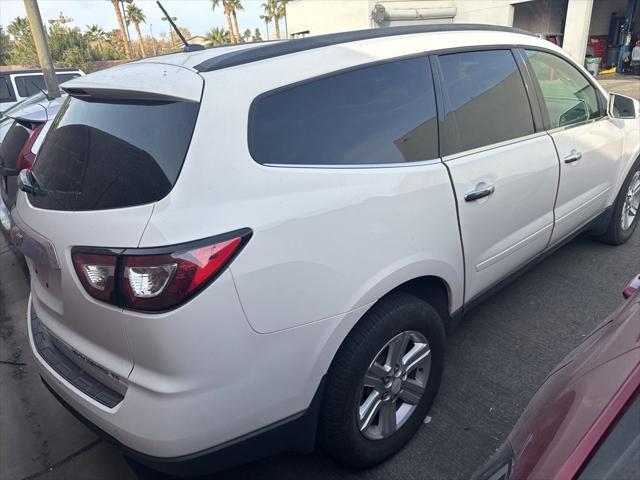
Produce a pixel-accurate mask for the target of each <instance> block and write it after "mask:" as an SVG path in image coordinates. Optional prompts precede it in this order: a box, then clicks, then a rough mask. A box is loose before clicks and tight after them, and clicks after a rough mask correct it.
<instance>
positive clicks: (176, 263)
mask: <svg viewBox="0 0 640 480" xmlns="http://www.w3.org/2000/svg"><path fill="white" fill-rule="evenodd" d="M250 236H251V230H249V229H243V230H238V231H236V232H231V233H229V234H226V235H222V236H218V237H213V238H211V239H208V240H203V241H198V242H194V243H191V244H183V245H176V246H174V247H166V248H151V249H128V250H124V251H121V252H120V253H118V254H113V255H105V254H96V253H91V252H86V249H76V250H75V251H74V252H72V256H73V263H74V266H75V269H76V273H77V275H78V277H79V278H80V282H81V283H82V285H83V287H84V288H85V290H86V291H87V293H88V294H89V295H91V296H92V297H94V298H96V299H98V300H102V301H105V302H109V303H112V304H114V305H117V306H120V307H123V308H129V309H134V310H144V311H161V310H169V309H172V308H175V307H177V306H179V305H181V304H182V303H184V302H186V301H187V300H188V299H189V298H191V297H193V296H194V295H196V294H197V293H198V292H200V291H201V290H202V289H203V288H204V287H206V286H207V285H208V284H209V283H210V282H212V281H213V280H215V278H216V277H217V276H218V275H219V274H220V273H221V272H222V271H223V270H224V268H225V267H226V266H227V265H228V264H229V263H230V262H231V261H232V260H233V258H234V257H235V255H237V254H238V253H239V252H240V250H241V249H242V247H243V246H244V245H245V244H246V242H247V241H248V240H249V238H250Z"/></svg>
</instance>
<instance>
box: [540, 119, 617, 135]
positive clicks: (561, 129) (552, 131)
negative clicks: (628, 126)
mask: <svg viewBox="0 0 640 480" xmlns="http://www.w3.org/2000/svg"><path fill="white" fill-rule="evenodd" d="M608 118H609V117H608V116H607V115H604V116H602V117H597V118H590V119H589V120H584V121H582V122H577V123H572V124H569V125H563V126H562V127H556V128H552V129H550V130H547V133H548V134H549V135H551V134H554V133H558V132H563V131H565V130H569V129H572V128H576V127H583V126H585V125H589V124H591V123H596V122H599V121H601V120H605V119H608Z"/></svg>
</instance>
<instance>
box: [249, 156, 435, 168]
mask: <svg viewBox="0 0 640 480" xmlns="http://www.w3.org/2000/svg"><path fill="white" fill-rule="evenodd" d="M437 163H441V159H439V158H434V159H432V160H421V161H418V162H399V163H398V162H396V163H360V164H352V163H350V164H345V165H341V164H322V165H301V164H297V163H295V164H293V163H292V164H287V163H259V164H258V165H261V166H263V167H270V168H295V169H300V168H304V169H323V170H363V169H377V168H402V167H422V166H426V165H435V164H437Z"/></svg>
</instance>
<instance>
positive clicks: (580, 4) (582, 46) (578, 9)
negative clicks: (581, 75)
mask: <svg viewBox="0 0 640 480" xmlns="http://www.w3.org/2000/svg"><path fill="white" fill-rule="evenodd" d="M592 10H593V0H569V4H568V6H567V24H566V25H565V28H564V38H563V40H562V48H563V49H564V50H565V51H566V52H567V53H568V54H569V55H571V56H572V57H573V59H574V60H575V61H576V62H578V63H580V64H582V62H584V57H585V53H586V51H587V41H588V40H589V26H590V25H591V12H592Z"/></svg>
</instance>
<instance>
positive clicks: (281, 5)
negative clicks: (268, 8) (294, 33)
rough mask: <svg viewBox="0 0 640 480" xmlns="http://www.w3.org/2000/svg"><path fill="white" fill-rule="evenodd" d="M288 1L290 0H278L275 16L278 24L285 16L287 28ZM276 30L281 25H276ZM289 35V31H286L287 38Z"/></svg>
mask: <svg viewBox="0 0 640 480" xmlns="http://www.w3.org/2000/svg"><path fill="white" fill-rule="evenodd" d="M287 3H289V0H276V10H275V18H276V24H278V23H279V22H280V19H281V18H284V19H285V20H284V25H285V29H286V27H287ZM276 30H279V27H276ZM288 36H289V32H287V31H285V38H287V37H288Z"/></svg>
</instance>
